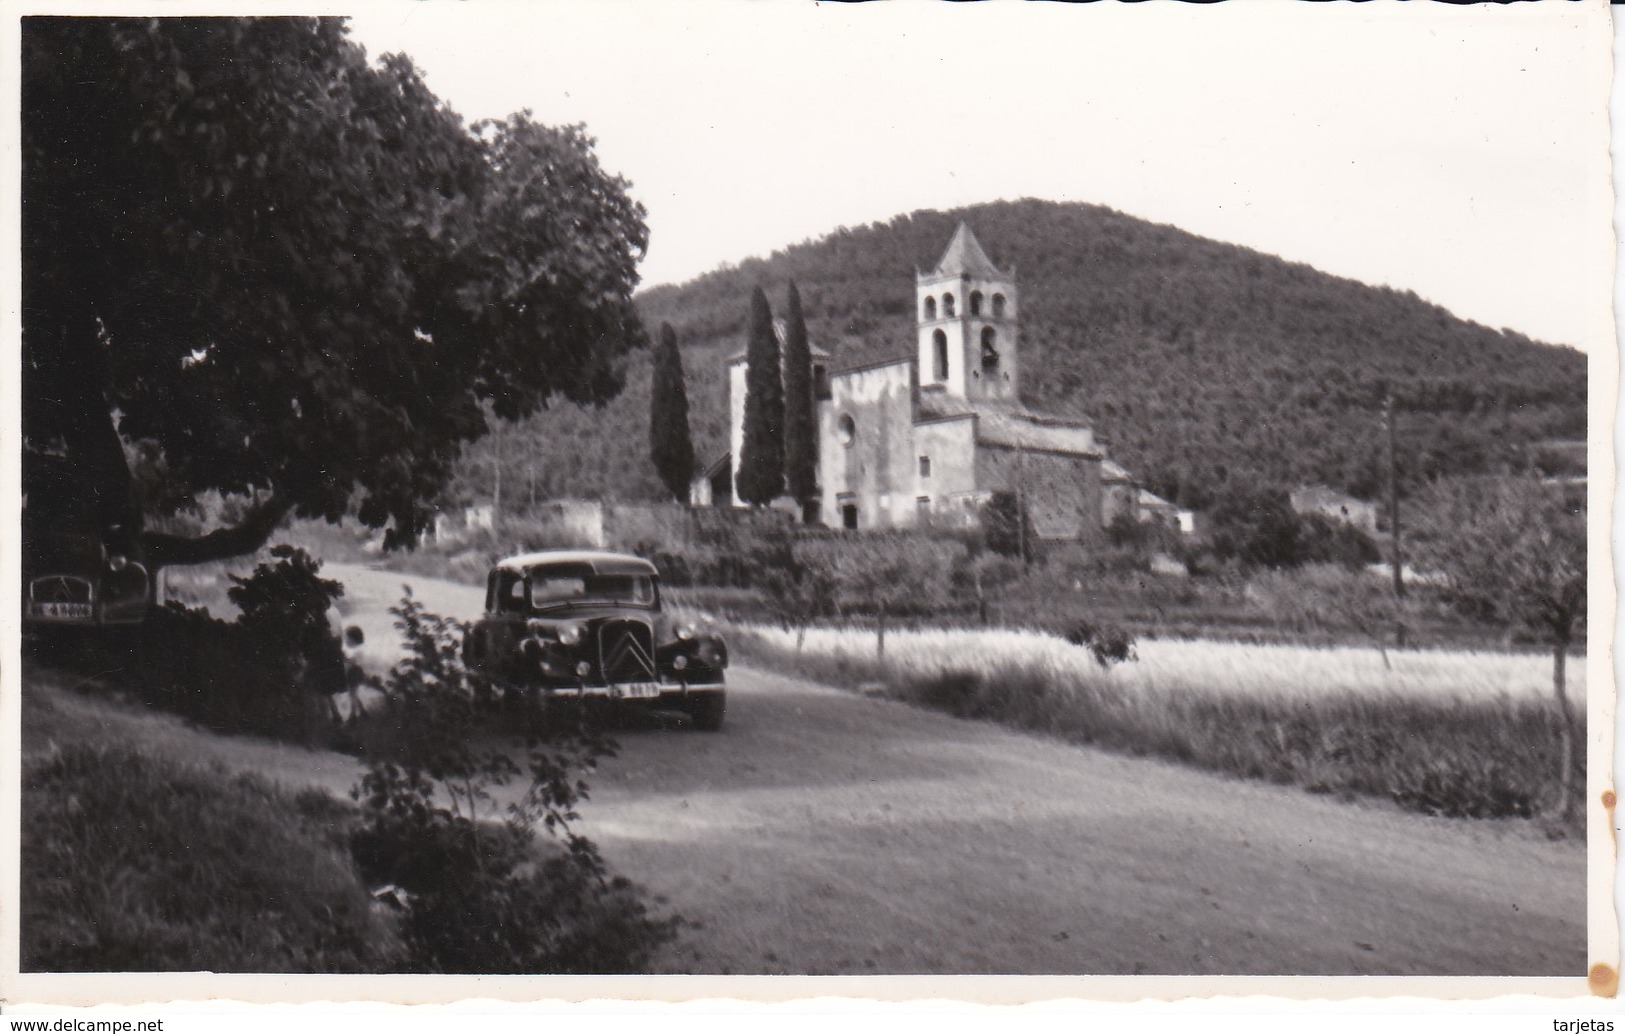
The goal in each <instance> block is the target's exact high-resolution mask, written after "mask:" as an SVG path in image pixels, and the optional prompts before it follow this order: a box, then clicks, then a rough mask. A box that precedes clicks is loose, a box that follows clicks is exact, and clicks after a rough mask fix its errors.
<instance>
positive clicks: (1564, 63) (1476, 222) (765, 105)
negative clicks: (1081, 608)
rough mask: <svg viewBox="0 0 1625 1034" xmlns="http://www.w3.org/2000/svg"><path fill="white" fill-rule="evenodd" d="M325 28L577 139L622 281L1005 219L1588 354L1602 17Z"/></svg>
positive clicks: (1182, 14) (892, 11)
mask: <svg viewBox="0 0 1625 1034" xmlns="http://www.w3.org/2000/svg"><path fill="white" fill-rule="evenodd" d="M358 9H360V10H366V9H364V8H358ZM352 24H353V26H354V32H355V36H356V38H357V39H358V40H360V41H361V42H362V43H364V44H365V45H366V46H367V48H368V50H369V51H370V52H371V53H372V54H374V55H375V56H376V55H378V54H381V53H383V52H386V51H395V50H398V51H404V52H406V53H408V54H410V55H411V56H412V58H413V59H414V61H415V62H416V63H417V64H418V66H419V67H420V68H421V69H422V70H423V71H424V74H425V77H426V78H427V81H428V83H429V85H430V87H431V88H432V89H433V90H434V91H435V92H436V93H437V94H439V95H440V96H441V97H443V98H445V99H446V100H447V101H449V102H450V103H451V104H452V105H453V106H454V107H455V108H456V109H457V110H458V111H459V112H460V113H461V114H463V115H464V116H465V117H467V118H469V119H475V118H483V117H499V116H501V115H505V114H507V113H508V112H510V111H513V110H516V109H519V108H530V109H531V110H532V111H533V112H534V113H535V115H536V117H537V118H538V119H540V120H541V121H544V122H577V121H579V122H584V123H586V125H587V127H588V130H589V131H590V132H591V133H592V134H593V135H594V136H596V137H597V139H598V153H599V156H600V159H601V160H602V162H603V164H604V165H605V167H606V168H608V169H610V170H611V171H613V172H616V173H618V174H620V175H622V176H625V177H626V178H627V179H628V180H630V181H631V183H632V193H633V195H634V196H635V197H636V198H637V199H638V200H639V201H641V202H642V203H643V204H644V205H645V206H646V207H647V209H648V221H649V227H650V234H651V243H650V248H649V253H648V256H647V258H646V260H645V261H644V263H643V266H642V272H643V278H644V283H645V284H646V285H649V284H656V283H664V282H672V281H681V280H685V279H688V278H690V277H693V276H696V275H698V274H700V273H703V272H706V271H707V270H710V269H713V268H715V267H717V266H718V265H720V264H723V263H727V262H736V261H739V260H741V259H744V258H747V257H750V256H753V255H764V254H767V253H768V252H771V251H772V250H774V249H775V248H780V247H784V246H786V245H790V244H794V243H797V242H799V241H802V240H806V239H809V238H816V237H820V236H823V235H824V234H826V233H829V232H830V231H832V230H834V229H836V228H838V227H840V226H843V225H847V226H852V225H861V224H864V223H868V222H872V221H875V220H883V219H889V218H890V217H892V216H893V215H896V214H898V213H900V212H907V211H912V210H915V209H920V208H946V207H951V206H955V205H961V204H966V203H972V202H978V201H989V200H995V199H999V198H1017V197H1024V196H1032V197H1043V198H1051V199H1055V200H1061V201H1087V202H1092V203H1097V204H1103V205H1108V206H1110V207H1112V208H1116V209H1119V210H1122V211H1125V212H1128V213H1131V214H1133V215H1137V216H1141V217H1144V218H1147V219H1151V220H1154V221H1157V222H1166V223H1172V224H1174V225H1176V226H1179V227H1181V228H1183V229H1186V230H1189V231H1191V232H1194V233H1198V234H1202V235H1204V236H1209V237H1214V238H1218V239H1221V240H1226V241H1233V242H1236V243H1239V244H1245V245H1247V246H1250V247H1254V248H1258V249H1260V250H1263V251H1267V252H1271V253H1274V254H1279V255H1281V256H1283V257H1285V258H1288V259H1292V260H1296V261H1303V262H1308V263H1310V264H1311V265H1314V266H1316V267H1317V268H1320V269H1323V270H1326V271H1328V272H1331V273H1336V274H1339V275H1344V276H1350V277H1353V278H1356V279H1358V280H1362V281H1365V282H1367V283H1374V284H1389V285H1393V286H1396V287H1401V288H1409V289H1411V290H1414V291H1416V292H1417V293H1418V294H1420V295H1422V296H1423V297H1425V298H1427V299H1429V300H1431V301H1435V302H1438V303H1440V304H1442V305H1444V306H1446V307H1447V308H1449V309H1451V310H1453V311H1454V312H1456V313H1458V314H1459V315H1462V316H1464V317H1467V318H1469V319H1473V320H1477V321H1479V322H1481V323H1485V324H1488V325H1490V326H1494V327H1501V326H1508V327H1512V328H1515V329H1517V330H1521V331H1523V332H1525V333H1527V334H1530V335H1532V336H1535V337H1537V338H1541V339H1543V340H1548V341H1554V342H1559V343H1564V344H1570V345H1574V346H1577V347H1581V348H1588V347H1591V346H1594V345H1596V344H1598V343H1599V342H1611V341H1612V340H1613V335H1612V326H1611V322H1610V320H1611V316H1610V313H1609V311H1608V299H1609V295H1610V290H1609V284H1610V283H1611V269H1609V268H1608V267H1609V265H1610V263H1611V257H1612V255H1613V250H1612V246H1611V242H1612V240H1613V235H1612V227H1611V225H1610V222H1609V219H1610V215H1611V212H1612V202H1611V193H1610V191H1609V182H1608V165H1607V146H1608V135H1607V104H1608V78H1607V76H1608V74H1609V69H1608V49H1609V46H1610V44H1611V41H1612V35H1611V29H1610V27H1609V23H1608V15H1607V9H1606V7H1604V6H1603V5H1602V4H1599V3H1585V4H1555V3H1544V4H1526V5H1514V6H1512V7H1510V8H1503V7H1499V6H1496V5H1479V6H1475V7H1471V8H1466V9H1463V8H1459V7H1453V6H1446V5H1442V4H1432V3H1427V4H1405V5H1396V4H1383V3H1378V4H1372V5H1348V4H1328V5H1321V4H1313V5H1311V4H1287V3H1279V2H1267V0H1247V2H1246V3H1241V2H1236V3H1229V4H1222V5H1217V6H1214V7H1202V6H1195V5H1188V4H1173V3H1152V4H1136V5H1121V4H1111V3H1103V4H1090V5H1082V6H1074V5H1063V4H1017V3H1007V2H997V0H996V2H993V3H985V4H968V5H950V4H942V3H923V2H910V0H898V2H893V3H887V4H859V5H845V4H812V3H793V4H792V3H767V2H760V0H758V2H749V0H686V2H682V3H655V2H647V0H607V2H606V0H599V2H597V3H590V4H589V3H580V2H545V0H544V2H526V3H523V4H497V3H491V2H483V0H465V2H462V3H456V4H452V3H448V2H446V0H431V2H427V3H416V4H404V3H394V4H392V5H389V6H387V7H382V8H371V9H370V13H365V14H359V15H357V16H356V17H355V18H354V21H353V23H352Z"/></svg>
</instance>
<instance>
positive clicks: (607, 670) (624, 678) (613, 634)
mask: <svg viewBox="0 0 1625 1034" xmlns="http://www.w3.org/2000/svg"><path fill="white" fill-rule="evenodd" d="M598 670H599V671H600V672H601V673H602V675H603V679H604V681H605V682H654V681H657V680H656V676H655V646H654V631H653V630H652V629H651V628H650V627H649V623H648V622H646V621H634V620H630V619H624V618H623V619H616V620H612V621H606V622H604V623H603V624H602V625H600V626H599V627H598Z"/></svg>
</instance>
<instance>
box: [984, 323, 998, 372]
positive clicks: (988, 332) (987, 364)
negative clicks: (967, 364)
mask: <svg viewBox="0 0 1625 1034" xmlns="http://www.w3.org/2000/svg"><path fill="white" fill-rule="evenodd" d="M998 368H999V346H998V334H997V333H995V332H994V330H993V328H992V327H983V328H982V369H983V370H984V371H986V372H987V373H992V372H993V371H995V370H997V369H998Z"/></svg>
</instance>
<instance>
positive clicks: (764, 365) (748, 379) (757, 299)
mask: <svg viewBox="0 0 1625 1034" xmlns="http://www.w3.org/2000/svg"><path fill="white" fill-rule="evenodd" d="M745 361H746V362H747V363H748V364H749V366H748V368H747V369H746V371H745V429H744V431H745V441H744V443H743V444H742V445H741V446H740V448H739V457H738V460H739V468H738V473H737V474H736V476H735V486H736V488H737V489H738V492H739V498H741V499H743V500H744V501H745V502H747V503H750V504H751V505H752V506H765V505H767V504H768V503H770V502H772V501H773V500H775V499H777V498H778V497H779V496H780V495H782V494H783V493H784V381H783V379H782V373H781V371H780V362H781V360H780V356H779V339H778V335H776V334H775V333H774V332H773V310H772V309H770V308H768V305H767V295H766V294H764V293H763V292H762V289H761V288H760V287H758V288H756V289H755V291H753V292H752V293H751V296H750V338H749V344H748V345H747V346H746V351H745Z"/></svg>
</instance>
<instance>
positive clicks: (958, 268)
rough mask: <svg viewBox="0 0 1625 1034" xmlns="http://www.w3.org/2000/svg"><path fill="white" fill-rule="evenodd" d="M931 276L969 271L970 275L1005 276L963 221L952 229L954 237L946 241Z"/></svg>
mask: <svg viewBox="0 0 1625 1034" xmlns="http://www.w3.org/2000/svg"><path fill="white" fill-rule="evenodd" d="M931 273H932V275H933V276H946V275H949V274H952V275H955V276H958V275H960V274H963V273H969V274H970V275H971V276H977V277H985V278H990V279H991V278H997V277H1003V276H1005V275H1006V274H1005V272H1004V270H1002V269H1000V268H999V267H998V266H995V265H994V264H993V260H992V259H990V258H988V257H987V252H985V251H983V250H982V245H981V243H980V242H979V241H977V239H976V235H975V234H974V233H971V232H970V227H969V226H967V225H965V224H964V223H960V224H959V228H958V229H956V230H955V231H954V239H953V240H951V241H949V242H948V250H947V251H944V252H943V253H942V258H941V259H940V260H939V261H938V262H937V268H936V269H934V270H932V271H931Z"/></svg>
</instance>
